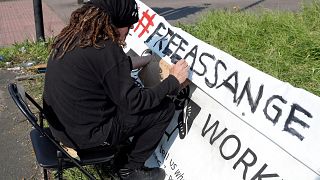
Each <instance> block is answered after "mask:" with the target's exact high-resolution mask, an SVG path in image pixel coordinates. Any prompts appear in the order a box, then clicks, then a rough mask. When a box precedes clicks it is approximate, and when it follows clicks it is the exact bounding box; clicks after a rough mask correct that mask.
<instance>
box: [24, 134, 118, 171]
mask: <svg viewBox="0 0 320 180" xmlns="http://www.w3.org/2000/svg"><path fill="white" fill-rule="evenodd" d="M44 131H46V132H47V133H48V134H51V133H50V130H49V128H44ZM30 138H31V142H32V146H33V149H34V152H35V155H36V158H37V161H38V163H39V165H40V166H41V167H43V168H47V169H51V168H53V169H55V168H57V167H58V160H57V151H58V150H59V149H58V148H57V147H56V146H55V145H54V144H53V143H52V142H51V141H50V139H49V138H47V137H46V136H43V135H41V133H40V132H39V131H38V130H36V129H33V130H31V132H30ZM62 157H63V158H64V161H63V167H64V168H65V169H66V168H70V167H74V164H73V163H71V162H68V159H69V158H68V157H67V156H66V155H64V154H63V156H62ZM79 157H80V161H79V164H81V165H89V164H93V163H94V164H99V163H104V162H110V161H111V160H112V159H113V158H114V151H111V150H110V151H97V152H94V153H91V154H90V153H81V155H80V156H79Z"/></svg>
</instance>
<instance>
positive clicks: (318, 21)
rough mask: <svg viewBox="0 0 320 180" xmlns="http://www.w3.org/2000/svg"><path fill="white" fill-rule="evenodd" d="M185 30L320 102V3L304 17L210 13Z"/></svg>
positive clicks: (288, 13)
mask: <svg viewBox="0 0 320 180" xmlns="http://www.w3.org/2000/svg"><path fill="white" fill-rule="evenodd" d="M179 26H180V27H181V28H182V29H183V30H185V31H186V32H189V33H190V34H192V35H193V36H195V37H197V38H198V39H201V40H202V41H204V42H206V43H208V44H211V45H213V46H215V47H217V48H219V49H221V50H223V51H225V52H227V53H229V54H231V55H232V56H234V57H236V58H237V59H240V60H242V61H244V62H246V63H247V64H249V65H251V66H253V67H255V68H257V69H259V70H261V71H263V72H265V73H267V74H270V75H271V76H273V77H275V78H277V79H280V80H282V81H286V82H289V83H290V84H292V85H293V86H295V87H299V88H303V89H306V90H307V91H309V92H312V93H314V94H316V95H317V96H320V28H319V27H320V2H319V1H317V2H314V3H313V4H312V5H311V6H305V7H304V9H303V11H302V12H299V13H293V12H273V11H262V12H259V13H256V12H228V11H212V12H210V13H208V14H206V15H204V16H203V17H202V18H201V19H200V21H199V22H198V23H196V24H192V25H183V24H180V25H179Z"/></svg>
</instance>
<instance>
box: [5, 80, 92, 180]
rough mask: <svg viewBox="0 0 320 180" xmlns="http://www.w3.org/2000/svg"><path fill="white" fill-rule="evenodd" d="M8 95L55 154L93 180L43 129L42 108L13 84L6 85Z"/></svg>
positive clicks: (43, 116)
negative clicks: (61, 155)
mask: <svg viewBox="0 0 320 180" xmlns="http://www.w3.org/2000/svg"><path fill="white" fill-rule="evenodd" d="M8 90H9V93H10V95H11V97H12V99H13V101H14V102H15V104H16V105H17V106H18V108H19V109H20V111H21V112H22V113H23V114H24V116H25V117H26V118H27V120H28V121H29V122H30V123H31V124H32V126H33V127H34V128H36V129H37V130H38V131H39V132H40V133H41V135H43V136H45V137H47V138H48V139H49V140H50V141H51V142H52V143H53V144H54V145H55V146H56V147H57V149H58V150H59V152H57V154H59V153H60V154H61V153H63V155H64V156H65V157H67V158H68V160H69V161H71V162H72V163H73V164H75V165H76V166H77V167H78V168H79V169H80V170H81V171H82V172H83V173H84V174H86V175H87V176H88V177H89V178H90V179H95V178H94V177H93V176H92V175H91V174H90V173H88V172H87V171H86V170H85V169H84V168H83V167H82V166H81V165H80V164H79V162H78V161H77V160H76V159H74V158H73V157H71V156H70V155H69V154H68V153H67V152H66V151H65V150H64V149H63V148H62V147H61V145H60V144H59V143H58V142H56V141H55V139H54V138H53V137H52V135H51V134H49V133H48V132H47V131H45V130H44V129H43V118H45V114H44V111H43V109H42V107H41V106H40V105H39V104H38V103H37V102H36V101H35V100H34V99H33V98H32V97H31V96H30V95H29V94H28V93H26V92H25V91H24V90H23V88H21V87H19V86H18V85H17V84H15V83H10V84H9V85H8ZM26 99H28V100H29V101H30V102H31V103H32V104H33V105H34V106H35V107H36V108H37V109H38V111H39V118H38V117H37V116H36V115H35V114H34V113H33V112H32V111H31V110H30V108H29V106H28V104H27V102H26Z"/></svg>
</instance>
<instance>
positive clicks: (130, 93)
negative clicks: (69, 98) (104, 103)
mask: <svg viewBox="0 0 320 180" xmlns="http://www.w3.org/2000/svg"><path fill="white" fill-rule="evenodd" d="M130 63H131V62H130V61H129V59H127V58H126V57H123V59H122V60H121V61H120V63H118V64H117V65H116V66H114V67H113V68H111V69H110V71H108V72H107V73H106V74H105V76H104V80H103V81H104V82H103V84H104V89H105V91H106V93H107V95H108V96H109V98H110V99H111V100H112V101H113V102H114V103H115V104H116V105H117V106H118V108H121V109H123V110H125V111H126V112H128V113H129V114H135V113H139V112H141V111H144V110H148V109H151V108H154V107H155V106H157V105H159V104H160V102H161V101H162V100H163V99H164V98H165V97H166V95H168V94H172V93H173V92H177V89H179V81H178V80H177V79H176V78H175V77H174V76H172V75H170V76H169V77H168V78H166V79H165V80H163V81H162V82H161V83H159V84H158V85H156V86H154V87H152V88H149V89H144V88H139V87H138V86H137V85H136V84H135V82H134V80H133V78H131V75H130V70H131V64H130Z"/></svg>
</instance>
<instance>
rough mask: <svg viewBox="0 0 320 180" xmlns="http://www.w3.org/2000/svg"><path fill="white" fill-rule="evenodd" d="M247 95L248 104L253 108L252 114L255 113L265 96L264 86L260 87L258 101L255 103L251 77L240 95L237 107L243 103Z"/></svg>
mask: <svg viewBox="0 0 320 180" xmlns="http://www.w3.org/2000/svg"><path fill="white" fill-rule="evenodd" d="M245 93H246V94H247V98H248V102H249V105H250V107H251V112H252V113H254V112H255V111H256V109H257V107H258V105H259V101H260V99H261V97H262V94H263V84H262V85H261V86H260V88H259V92H258V95H257V96H256V99H255V100H254V101H253V98H252V95H251V84H250V77H249V78H248V80H247V81H246V83H245V85H244V87H243V89H242V91H241V93H240V96H239V97H238V99H237V105H239V104H240V103H241V100H242V98H243V96H244V94H245Z"/></svg>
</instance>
